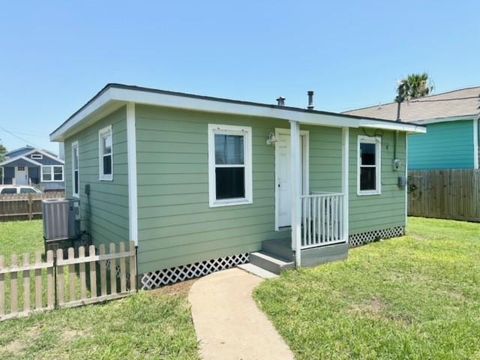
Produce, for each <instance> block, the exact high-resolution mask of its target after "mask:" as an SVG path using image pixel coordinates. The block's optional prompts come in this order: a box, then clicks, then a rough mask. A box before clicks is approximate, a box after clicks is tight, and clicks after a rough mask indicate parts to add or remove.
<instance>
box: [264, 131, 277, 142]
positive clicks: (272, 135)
mask: <svg viewBox="0 0 480 360" xmlns="http://www.w3.org/2000/svg"><path fill="white" fill-rule="evenodd" d="M277 141H278V140H277V138H276V136H275V134H274V133H273V132H271V133H270V134H268V138H267V145H275V143H276V142H277Z"/></svg>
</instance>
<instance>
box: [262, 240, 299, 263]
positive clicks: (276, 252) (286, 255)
mask: <svg viewBox="0 0 480 360" xmlns="http://www.w3.org/2000/svg"><path fill="white" fill-rule="evenodd" d="M262 251H263V252H266V253H268V254H272V255H273V256H276V257H279V258H281V259H284V260H286V261H294V260H295V259H294V256H293V251H292V240H291V239H290V238H288V239H273V240H265V241H263V242H262Z"/></svg>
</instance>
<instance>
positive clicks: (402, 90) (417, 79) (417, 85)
mask: <svg viewBox="0 0 480 360" xmlns="http://www.w3.org/2000/svg"><path fill="white" fill-rule="evenodd" d="M432 91H433V85H432V84H430V79H429V77H428V74H427V73H423V74H410V75H408V76H407V78H406V79H403V80H401V81H400V83H399V84H398V87H397V96H396V97H395V102H396V103H397V121H400V109H401V104H402V103H403V102H404V101H410V100H412V99H417V98H419V97H423V96H427V95H429V94H430V93H431V92H432Z"/></svg>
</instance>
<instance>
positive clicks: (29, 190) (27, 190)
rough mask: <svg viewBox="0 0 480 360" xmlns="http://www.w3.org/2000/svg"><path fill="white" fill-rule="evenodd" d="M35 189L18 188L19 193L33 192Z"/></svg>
mask: <svg viewBox="0 0 480 360" xmlns="http://www.w3.org/2000/svg"><path fill="white" fill-rule="evenodd" d="M35 193H36V191H35V190H33V189H30V188H20V194H35Z"/></svg>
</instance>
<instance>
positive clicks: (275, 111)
mask: <svg viewBox="0 0 480 360" xmlns="http://www.w3.org/2000/svg"><path fill="white" fill-rule="evenodd" d="M127 103H136V104H144V105H154V106H161V107H167V108H176V109H183V110H192V111H204V112H213V113H223V114H232V115H246V116H253V117H267V118H274V119H278V120H285V121H298V122H300V123H302V124H310V125H323V126H333V127H352V128H358V127H362V126H363V125H362V124H366V126H365V127H372V125H373V124H375V126H374V127H376V128H379V129H388V130H400V131H409V132H422V131H419V130H418V128H419V126H418V125H407V124H403V123H402V124H401V125H400V124H395V123H393V125H392V122H391V121H388V120H381V119H369V118H364V117H359V116H352V115H344V114H336V113H328V112H320V111H307V110H304V109H297V108H290V107H278V106H275V105H268V104H256V103H249V102H242V101H235V100H228V99H216V98H209V97H202V96H196V95H188V94H179V93H170V92H165V91H154V90H150V89H142V88H129V87H128V86H115V85H107V86H106V87H105V88H103V89H102V90H101V91H100V92H99V93H98V94H97V95H95V96H94V97H93V98H92V99H91V100H90V101H89V102H88V103H87V104H85V105H84V106H83V107H82V108H80V110H78V111H77V112H76V113H74V114H73V115H72V116H71V117H70V118H69V119H68V120H67V121H65V122H64V123H63V124H62V125H61V126H60V127H59V128H57V129H56V130H55V131H54V132H53V133H52V134H50V140H51V141H64V140H65V138H66V137H68V136H70V135H72V134H73V133H75V132H77V131H79V130H80V129H81V128H82V127H83V128H84V127H85V126H86V124H90V123H93V122H94V121H96V120H97V119H99V118H101V117H102V116H104V115H106V114H107V113H108V112H111V111H113V110H114V109H117V108H119V107H120V106H122V105H124V104H127ZM423 132H424V131H423Z"/></svg>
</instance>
